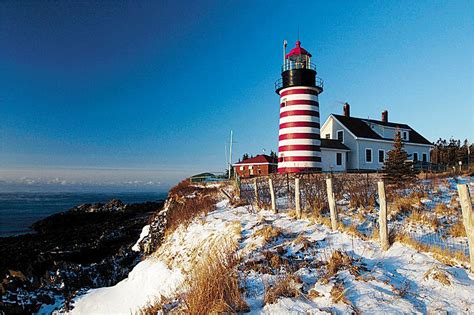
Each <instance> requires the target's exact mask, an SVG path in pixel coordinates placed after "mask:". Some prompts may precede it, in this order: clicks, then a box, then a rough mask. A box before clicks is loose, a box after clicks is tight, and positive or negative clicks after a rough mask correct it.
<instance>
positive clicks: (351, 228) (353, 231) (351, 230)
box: [337, 222, 367, 239]
mask: <svg viewBox="0 0 474 315" xmlns="http://www.w3.org/2000/svg"><path fill="white" fill-rule="evenodd" d="M337 229H338V230H339V231H341V232H346V233H347V234H350V235H354V236H357V237H358V238H361V239H367V237H366V236H365V235H364V234H363V233H361V232H360V231H359V230H358V229H357V226H356V225H355V224H351V225H344V223H342V222H338V224H337Z"/></svg>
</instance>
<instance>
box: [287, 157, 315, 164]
mask: <svg viewBox="0 0 474 315" xmlns="http://www.w3.org/2000/svg"><path fill="white" fill-rule="evenodd" d="M278 162H279V163H281V162H321V157H320V156H285V157H284V158H283V157H280V158H279V159H278Z"/></svg>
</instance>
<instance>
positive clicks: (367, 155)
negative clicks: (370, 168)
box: [365, 149, 372, 163]
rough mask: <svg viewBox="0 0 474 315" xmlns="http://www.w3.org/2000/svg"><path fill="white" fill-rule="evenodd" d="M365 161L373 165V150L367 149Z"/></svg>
mask: <svg viewBox="0 0 474 315" xmlns="http://www.w3.org/2000/svg"><path fill="white" fill-rule="evenodd" d="M365 161H366V162H367V163H372V149H365Z"/></svg>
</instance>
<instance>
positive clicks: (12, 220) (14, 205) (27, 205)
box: [0, 192, 167, 237]
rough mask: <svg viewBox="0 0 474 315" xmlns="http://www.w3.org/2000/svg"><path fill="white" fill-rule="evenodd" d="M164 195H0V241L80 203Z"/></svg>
mask: <svg viewBox="0 0 474 315" xmlns="http://www.w3.org/2000/svg"><path fill="white" fill-rule="evenodd" d="M166 195H167V193H164V192H162V193H158V192H157V193H153V192H151V193H150V192H143V193H142V192H127V193H76V192H74V193H72V192H71V193H59V192H58V193H32V192H26V193H0V237H5V236H11V235H18V234H24V233H28V232H32V230H31V229H30V226H31V225H32V224H33V223H34V222H36V221H38V220H41V219H44V218H46V217H47V216H50V215H52V214H54V213H58V212H62V211H66V210H68V209H71V208H73V207H75V206H78V205H80V204H83V203H96V202H102V203H105V202H107V201H109V200H111V199H120V200H122V201H123V202H124V203H138V202H146V201H157V200H164V199H165V198H166Z"/></svg>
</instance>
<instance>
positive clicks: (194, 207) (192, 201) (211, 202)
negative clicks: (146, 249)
mask: <svg viewBox="0 0 474 315" xmlns="http://www.w3.org/2000/svg"><path fill="white" fill-rule="evenodd" d="M194 189H196V188H194ZM172 198H174V199H172V203H171V205H170V208H169V210H168V213H167V217H166V220H167V223H166V235H170V234H172V233H173V232H174V231H175V230H176V228H177V227H178V226H179V225H181V224H184V225H186V224H189V223H190V222H191V221H192V220H193V219H194V218H195V217H197V216H199V215H202V214H207V213H209V212H210V211H213V210H214V209H215V208H216V202H217V191H216V190H213V189H209V191H206V190H204V191H201V190H195V192H194V195H193V196H192V197H189V196H188V195H184V196H178V195H174V197H172Z"/></svg>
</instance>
